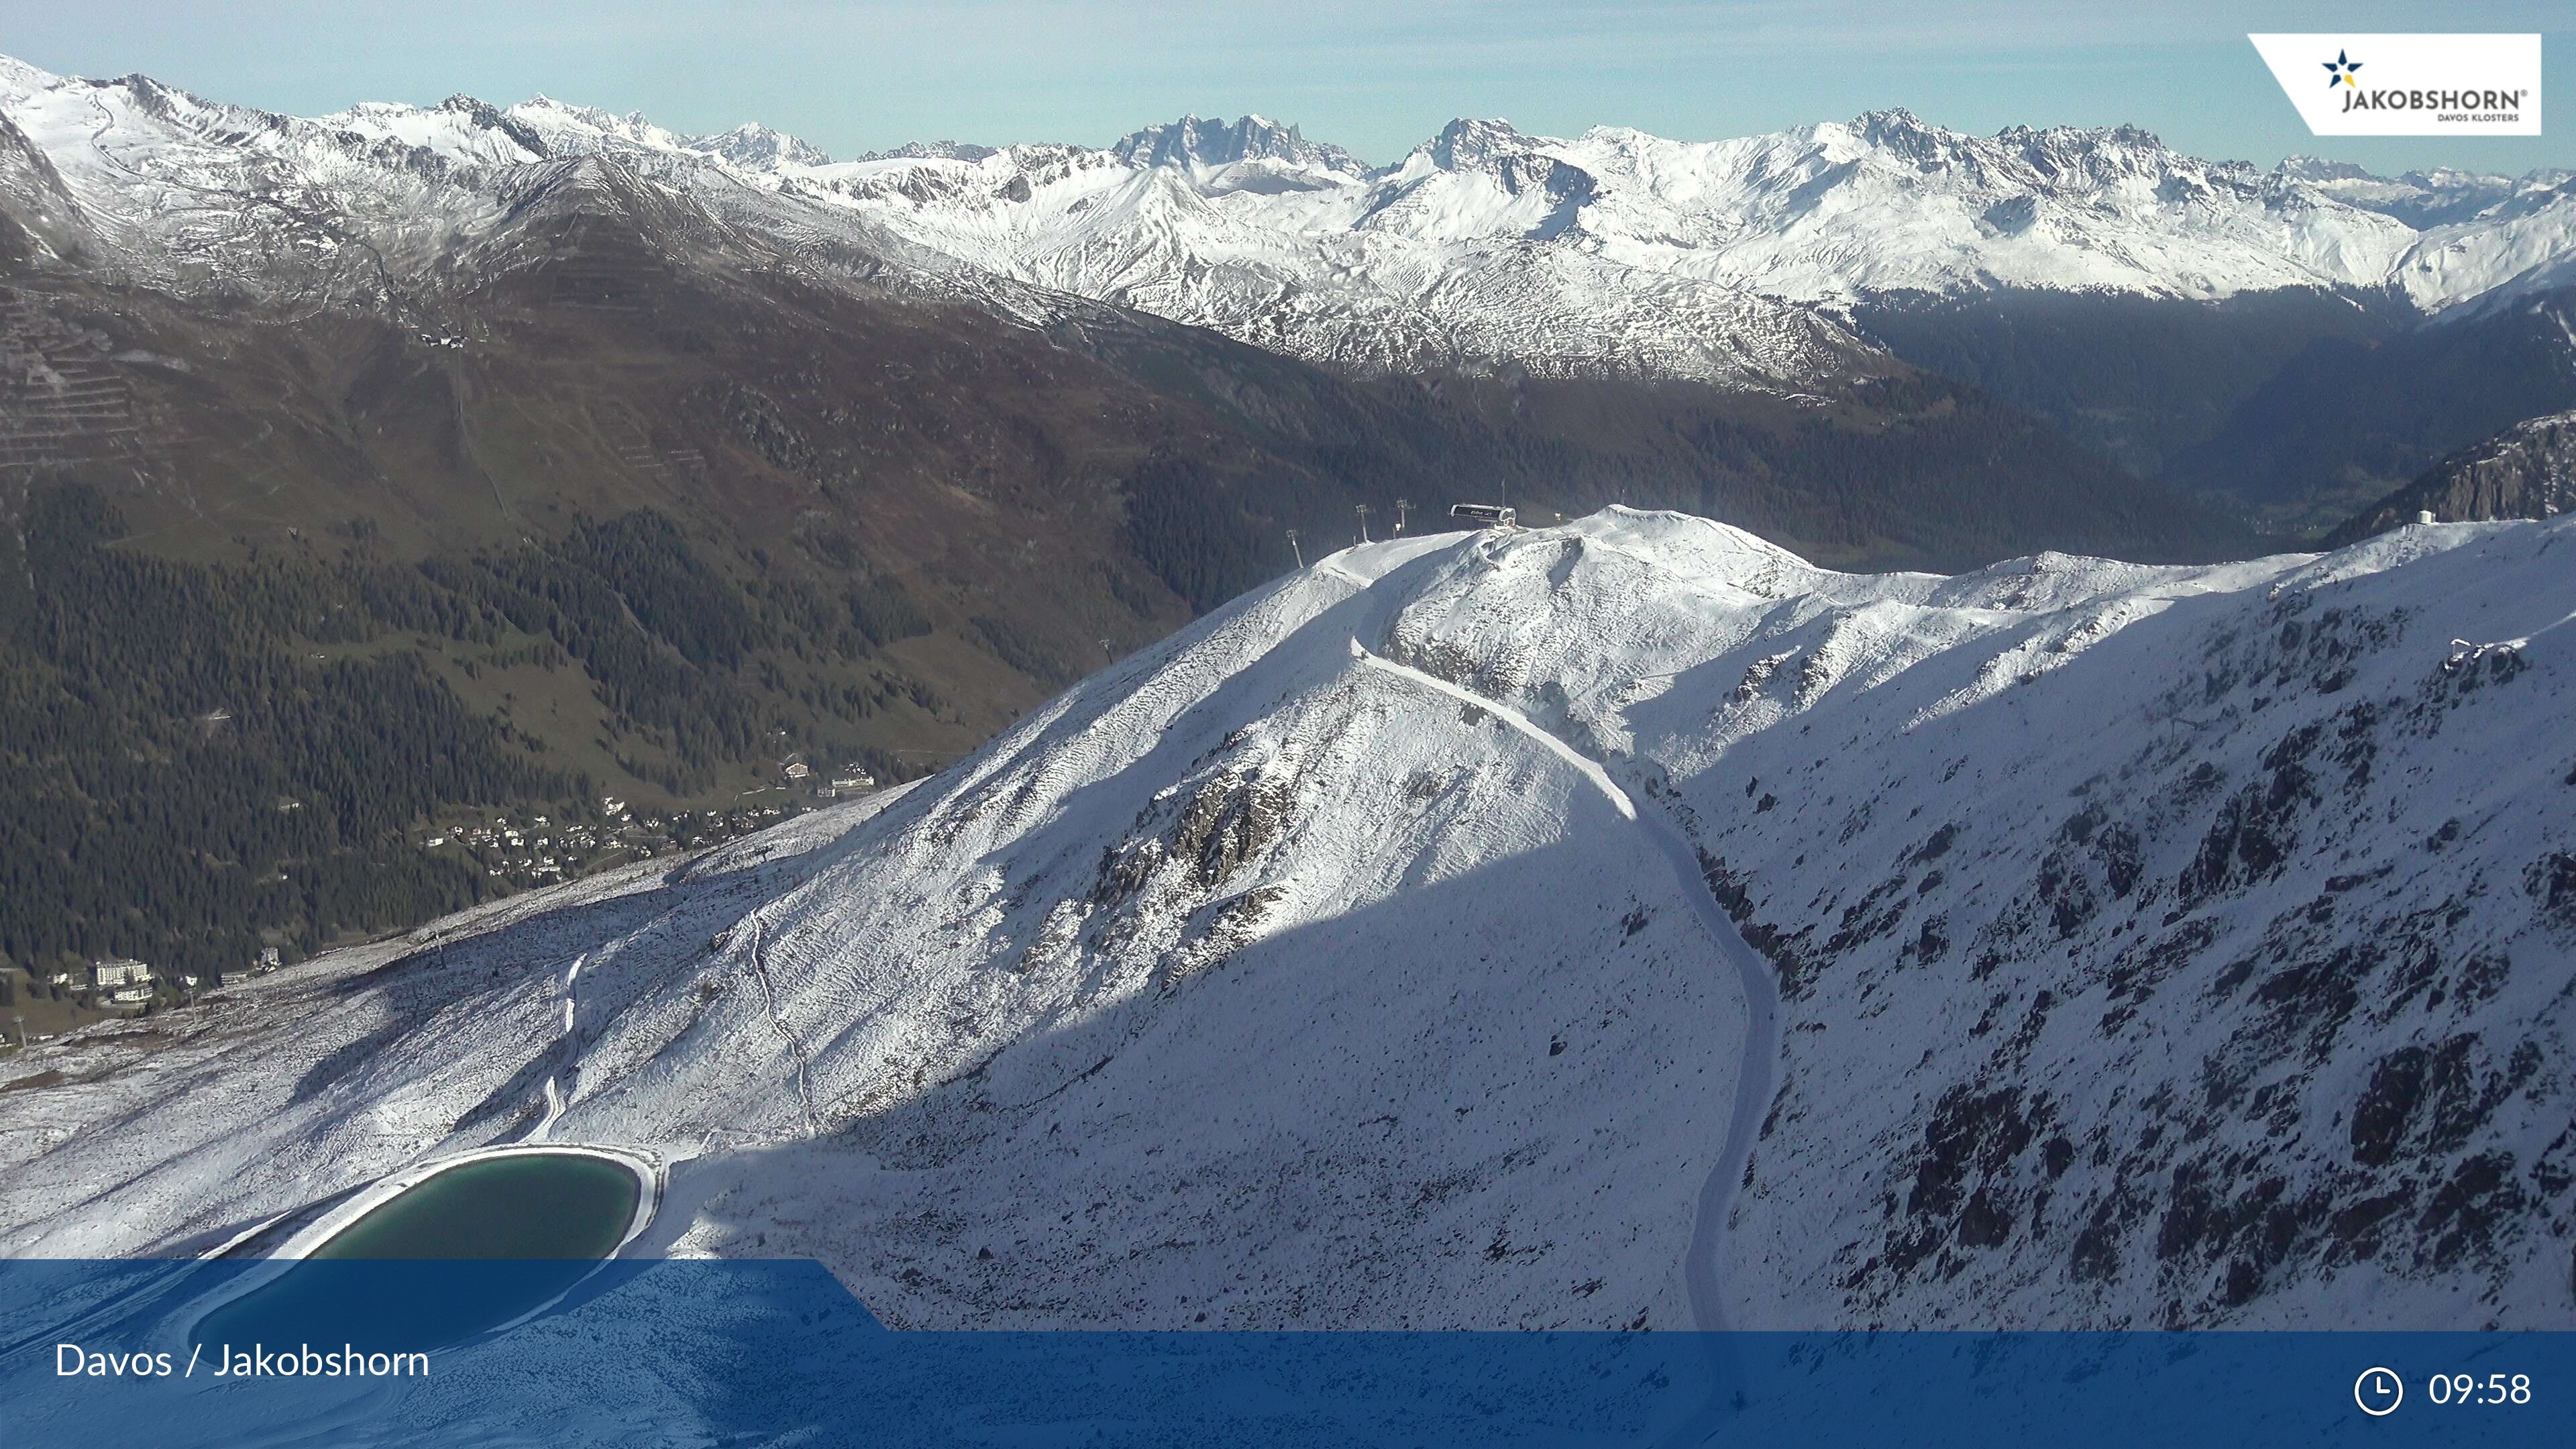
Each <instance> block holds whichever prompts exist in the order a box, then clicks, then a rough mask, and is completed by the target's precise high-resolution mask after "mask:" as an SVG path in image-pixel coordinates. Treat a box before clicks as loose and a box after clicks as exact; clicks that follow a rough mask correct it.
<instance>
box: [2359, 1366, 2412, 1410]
mask: <svg viewBox="0 0 2576 1449" xmlns="http://www.w3.org/2000/svg"><path fill="white" fill-rule="evenodd" d="M2352 1401H2353V1402H2354V1403H2356V1404H2359V1405H2361V1411H2362V1412H2363V1413H2365V1414H2368V1415H2369V1416H2370V1417H2372V1418H2374V1419H2376V1418H2379V1417H2381V1416H2383V1415H2387V1414H2393V1413H2396V1412H2397V1406H2398V1405H2399V1404H2402V1403H2404V1402H2406V1385H2405V1383H2404V1382H2402V1381H2401V1380H2399V1378H2398V1377H2397V1371H2396V1370H2395V1369H2386V1368H2366V1369H2363V1370H2362V1371H2361V1377H2360V1378H2357V1379H2354V1380H2353V1381H2352Z"/></svg>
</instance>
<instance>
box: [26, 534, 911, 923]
mask: <svg viewBox="0 0 2576 1449" xmlns="http://www.w3.org/2000/svg"><path fill="white" fill-rule="evenodd" d="M126 532H127V529H126V525H125V521H124V520H123V519H122V518H121V517H120V516H119V514H118V512H117V510H116V509H115V508H114V507H113V506H111V505H110V504H108V503H107V502H106V501H105V500H104V499H102V498H101V497H100V495H99V494H98V493H97V492H96V491H94V490H92V489H90V488H87V487H84V486H80V485H65V486H61V487H56V488H52V489H48V490H44V491H40V492H37V493H35V494H34V495H33V504H32V507H31V510H30V516H29V518H28V526H27V528H26V531H25V535H24V541H23V544H20V543H18V542H17V541H16V540H14V539H13V540H11V542H10V544H9V545H8V547H9V551H10V553H11V554H13V555H15V556H14V557H11V558H9V559H8V560H7V565H8V566H7V567H6V568H5V570H0V574H4V575H5V584H0V597H5V599H6V615H5V620H6V646H7V647H6V648H5V649H0V796H5V798H7V799H8V800H10V801H11V808H10V809H9V810H7V811H5V812H0V952H5V953H6V954H7V955H8V956H9V957H10V958H12V959H13V960H15V961H16V962H18V963H20V964H22V965H26V966H29V967H46V966H50V965H52V964H55V963H57V962H64V961H70V960H84V959H87V958H91V957H96V956H103V955H111V954H113V955H137V956H142V957H144V958H146V959H148V960H151V961H153V962H155V963H156V964H159V965H163V966H166V967H168V968H171V969H174V970H175V969H184V970H189V971H194V972H197V973H200V974H203V973H208V972H213V973H221V972H227V971H237V970H238V969H240V967H241V966H242V965H243V964H244V963H246V962H248V961H249V960H251V959H252V957H253V956H254V955H255V954H256V953H257V951H258V949H259V948H260V946H261V944H262V943H263V942H267V941H276V940H285V941H288V942H291V943H293V944H294V945H296V946H298V947H300V948H301V949H304V950H310V949H312V948H314V947H315V946H317V945H319V944H321V943H323V942H325V941H328V940H330V939H333V938H334V937H337V936H340V935H343V934H346V933H351V932H370V931H380V930H387V929H394V928H399V927H404V926H408V925H410V924H412V923H414V922H417V921H420V920H423V919H426V918H428V917H430V916H434V915H438V914H441V913H444V912H447V911H451V910H454V909H456V908H457V907H459V906H462V905H466V904H469V903H471V902H473V901H476V900H479V899H481V898H483V897H484V896H485V895H487V894H490V893H494V892H497V891H500V890H504V889H507V888H509V887H510V886H512V885H516V884H522V883H524V882H523V881H518V880H497V879H494V878H492V877H491V876H489V875H487V874H486V872H485V871H484V870H482V869H478V868H475V867H474V866H473V865H472V864H471V863H470V862H468V861H467V860H465V859H463V858H462V857H461V856H459V855H458V854H455V853H446V854H441V853H434V852H430V851H425V850H423V849H421V848H419V844H418V842H417V841H416V840H414V839H412V838H411V834H410V827H412V826H414V825H417V824H420V823H422V822H426V821H431V820H435V819H439V818H442V817H446V816H453V815H455V814H456V813H457V812H458V810H459V808H460V807H470V809H472V810H477V811H479V810H482V809H503V810H519V811H522V812H525V811H527V810H530V809H533V810H536V811H540V812H548V813H550V814H551V816H552V818H553V819H554V820H555V821H557V822H560V823H562V824H563V825H566V826H569V825H571V824H572V823H573V822H575V821H577V820H583V819H595V818H596V817H597V815H598V800H597V799H596V795H597V786H598V784H599V780H598V778H597V777H595V776H594V775H593V774H592V773H591V772H590V771H588V770H585V769H580V768H575V767H572V766H571V765H570V763H569V762H571V761H573V760H575V759H576V758H578V756H579V753H580V752H579V750H578V748H577V747H578V746H579V745H583V744H590V745H593V746H594V747H596V748H600V749H604V750H605V751H606V752H607V754H608V755H609V756H610V757H611V758H612V759H613V760H614V761H615V762H616V764H617V766H618V767H619V768H620V769H621V770H622V771H623V772H624V773H625V774H626V775H628V776H635V777H642V778H646V779H649V780H651V781H653V782H655V783H657V784H659V785H660V786H661V787H662V788H663V789H664V790H665V791H666V792H667V793H668V795H669V797H670V798H671V799H672V800H689V799H695V798H697V797H701V796H706V795H707V794H708V793H709V791H710V790H711V789H712V788H713V787H714V786H716V784H717V775H718V771H719V769H720V768H721V767H724V766H728V765H741V764H743V763H745V762H751V763H752V764H753V765H754V766H755V767H759V766H761V765H763V764H765V763H766V762H769V761H773V760H775V759H778V758H782V757H787V756H790V755H794V754H797V753H799V752H808V751H810V752H813V753H814V754H815V755H816V757H817V758H826V757H828V758H830V759H832V760H836V761H838V760H843V759H850V760H863V761H865V762H867V763H868V764H869V766H870V767H871V773H875V774H877V775H878V776H879V777H880V778H892V777H896V776H899V775H901V774H905V773H919V772H920V769H921V766H920V765H919V764H918V763H915V764H911V765H907V764H906V762H904V761H903V760H901V759H899V758H896V757H895V756H892V755H890V754H888V753H886V752H884V751H882V750H879V749H877V748H875V747H874V746H871V745H869V744H867V743H865V742H864V741H862V740H860V739H857V738H855V737H854V735H853V732H852V730H851V729H850V728H849V726H850V724H851V723H853V722H856V721H861V720H865V719H867V718H868V717H869V716H871V715H872V714H874V713H876V712H877V711H878V710H880V709H883V708H886V707H888V706H889V705H895V704H898V703H900V704H901V705H902V706H903V707H905V708H909V709H914V710H920V709H925V708H931V709H935V708H937V707H938V706H939V703H940V702H939V700H938V698H937V696H936V694H935V693H934V692H933V691H932V690H931V689H930V688H929V687H928V686H927V685H924V684H923V683H921V682H920V681H919V680H916V679H913V678H911V677H910V676H908V675H905V674H903V673H901V672H900V671H899V670H896V669H893V668H890V667H887V666H884V665H882V664H874V665H872V664H871V663H870V662H869V661H870V660H871V658H872V656H873V655H874V654H875V651H876V650H877V649H878V648H879V647H880V646H881V645H884V644H886V643H890V642H892V641H894V640H896V639H901V638H908V637H912V636H915V635H918V634H921V633H923V632H926V631H927V629H928V628H929V624H928V621H927V620H926V618H925V617H924V616H923V614H922V612H921V610H920V608H919V607H918V605H916V604H915V603H913V601H912V600H911V599H910V597H909V596H908V595H906V594H905V593H904V592H903V590H902V588H901V586H900V585H899V584H896V583H893V582H892V581H890V580H886V579H882V578H868V577H858V576H852V577H847V578H846V579H845V580H844V581H843V582H842V583H841V584H840V586H839V587H838V588H837V590H835V591H832V592H826V591H825V590H824V589H823V588H822V587H820V586H818V585H816V584H814V583H812V582H809V581H807V580H805V579H803V578H800V577H796V576H793V575H782V576H779V577H775V578H771V579H768V580H765V581H752V582H748V583H745V582H737V581H735V580H733V579H731V578H728V577H726V576H724V575H723V574H721V573H719V572H718V571H717V570H715V569H714V568H712V567H710V565H709V564H708V563H707V562H706V561H705V560H704V559H702V558H701V557H700V556H699V554H698V553H697V551H695V550H694V549H692V547H691V546H690V544H689V542H688V541H687V539H686V538H684V537H683V536H682V535H681V533H680V532H679V530H678V529H677V528H675V527H674V526H673V525H672V524H671V522H670V521H669V520H668V519H666V518H664V517H662V516H660V515H658V514H653V513H646V512H638V513H632V514H628V515H624V516H622V517H619V518H615V519H610V520H606V521H591V520H587V519H585V520H582V521H580V522H579V523H577V524H576V525H575V527H573V529H572V530H571V531H570V532H569V533H568V534H567V535H566V536H565V537H564V538H562V539H560V540H558V541H556V542H554V543H552V544H549V545H544V546H536V547H524V548H519V549H511V550H504V551H498V552H492V553H481V554H476V555H473V556H470V557H465V558H432V559H427V560H422V561H420V562H418V563H396V562H383V561H378V560H376V559H374V558H372V557H369V556H367V555H365V554H364V553H363V552H360V553H352V554H350V555H347V556H344V557H341V558H339V559H337V560H333V561H328V562H325V561H321V560H320V559H318V558H316V557H313V556H310V555H308V554H305V553H301V552H296V551H286V552H273V551H263V552H261V553H258V554H256V555H254V556H253V557H251V558H249V559H248V560H246V561H243V562H240V563H232V564H194V563H180V562H172V561H168V560H162V559H156V558H152V557H150V556H148V555H144V554H141V553H139V552H136V551H134V550H132V549H130V548H124V547H120V546H119V540H120V539H122V538H124V537H125V535H126ZM853 562H855V560H853ZM529 680H535V681H539V682H544V683H553V684H556V685H558V687H559V688H558V692H562V691H573V692H577V693H587V694H589V695H590V696H592V697H593V698H594V699H595V700H596V701H597V703H598V704H599V705H600V706H601V709H600V712H599V716H598V719H597V721H596V728H597V729H598V730H599V731H600V733H599V735H598V736H597V737H596V738H595V739H594V740H587V741H584V740H575V739H572V738H569V737H567V736H566V735H565V730H566V728H567V725H568V724H570V723H572V722H571V721H567V719H566V718H565V716H564V715H563V714H562V712H561V705H560V704H559V703H556V704H549V703H548V702H547V701H546V700H545V697H544V694H543V693H542V692H541V691H538V690H530V691H528V692H527V693H526V694H525V695H524V696H523V694H522V693H521V691H520V690H519V689H517V688H512V687H509V686H510V685H512V684H517V683H523V682H526V681H529ZM487 711H488V712H487ZM582 723H588V721H582ZM727 793H729V792H727Z"/></svg>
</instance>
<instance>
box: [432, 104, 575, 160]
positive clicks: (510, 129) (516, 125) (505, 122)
mask: <svg viewBox="0 0 2576 1449" xmlns="http://www.w3.org/2000/svg"><path fill="white" fill-rule="evenodd" d="M438 108H439V109H440V110H442V111H448V112H451V113H453V114H456V115H459V116H463V117H464V118H465V119H466V120H467V121H469V122H471V123H472V124H474V125H475V126H477V127H480V128H481V129H483V130H487V131H498V132H500V133H501V134H502V135H504V136H507V137H509V138H510V139H511V140H512V141H514V142H516V143H517V144H518V145H519V146H521V147H522V148H524V149H525V150H526V151H527V152H528V153H529V154H530V155H532V156H547V155H551V154H553V152H552V148H550V147H548V146H547V145H546V138H545V137H543V136H540V135H538V134H537V133H536V131H535V129H534V128H532V127H530V126H529V125H528V124H527V123H525V122H523V121H520V120H518V119H517V118H515V117H513V116H512V115H511V114H510V113H509V112H507V111H504V110H502V109H501V108H500V107H498V106H495V105H493V104H492V103H491V102H489V101H483V100H477V99H475V98H474V97H472V96H469V95H465V94H462V93H459V94H457V95H452V96H449V97H448V98H447V99H446V100H443V101H441V102H439V103H438Z"/></svg>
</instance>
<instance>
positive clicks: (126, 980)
mask: <svg viewBox="0 0 2576 1449" xmlns="http://www.w3.org/2000/svg"><path fill="white" fill-rule="evenodd" d="M267 954H268V955H270V956H272V957H273V956H275V955H276V954H277V953H276V952H274V951H271V952H268V953H267ZM165 983H166V984H175V985H177V986H180V987H184V988H186V989H188V990H194V989H196V985H197V975H196V973H195V972H193V971H191V972H182V973H180V974H179V975H178V976H177V977H175V978H173V977H165V976H162V975H160V974H159V973H158V972H155V971H154V970H153V969H152V966H151V963H149V962H145V961H137V960H135V959H134V958H133V957H131V956H111V957H108V958H107V959H106V960H103V961H92V962H91V963H89V966H88V968H87V969H86V970H83V971H74V970H70V969H57V970H56V971H55V972H54V974H53V984H54V985H56V986H63V987H69V988H70V989H72V990H74V991H85V992H87V993H89V996H90V999H91V1000H93V1001H95V1002H96V1003H97V1004H99V1005H101V1006H146V1005H149V1004H150V1003H151V1001H152V998H153V997H154V996H155V995H156V994H158V992H159V989H160V985H161V984H165Z"/></svg>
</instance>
